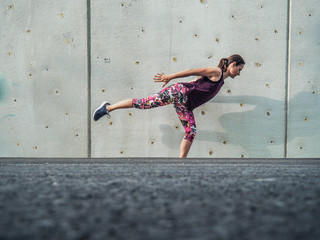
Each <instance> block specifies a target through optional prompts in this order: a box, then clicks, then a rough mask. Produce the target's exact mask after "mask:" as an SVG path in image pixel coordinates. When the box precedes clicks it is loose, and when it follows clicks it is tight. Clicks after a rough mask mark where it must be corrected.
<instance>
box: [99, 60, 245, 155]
mask: <svg viewBox="0 0 320 240" xmlns="http://www.w3.org/2000/svg"><path fill="white" fill-rule="evenodd" d="M244 65H245V62H244V60H243V58H242V57H241V56H240V55H237V54H235V55H232V56H230V57H228V58H222V59H221V60H220V62H219V65H218V67H209V68H199V69H191V70H186V71H182V72H179V73H176V74H172V75H166V74H159V73H158V74H157V75H156V76H155V77H154V81H155V82H163V86H162V87H164V86H165V85H166V84H167V83H168V82H170V81H171V80H172V79H175V78H183V77H189V76H200V77H199V78H198V79H196V80H194V81H191V82H189V83H182V82H181V83H176V84H174V85H171V86H169V87H167V88H164V89H163V90H162V91H160V92H159V93H157V94H155V95H152V96H150V97H147V98H142V99H137V98H134V99H127V100H122V101H120V102H117V103H115V104H109V103H108V102H103V103H102V104H101V105H100V106H99V107H98V108H97V110H96V111H95V112H94V116H93V118H94V120H95V121H98V120H99V119H100V118H101V117H102V116H104V115H107V116H108V117H110V115H109V113H110V112H112V111H114V110H116V109H120V108H132V107H135V108H139V109H149V108H155V107H160V106H164V105H167V104H170V103H173V104H174V107H175V109H176V112H177V114H178V117H179V119H180V120H181V123H182V125H183V126H184V128H185V132H186V133H185V136H184V138H183V139H182V142H181V145H180V158H186V157H187V155H188V152H189V150H190V147H191V144H192V142H193V140H194V137H195V135H196V133H197V128H196V123H195V119H194V115H193V112H192V111H193V109H195V108H196V107H199V106H200V105H202V104H204V103H206V102H208V101H209V100H210V99H212V98H213V97H214V96H215V95H216V94H217V93H218V92H219V90H220V88H221V87H222V85H223V84H224V80H225V79H226V78H228V77H232V78H235V77H236V76H238V75H240V72H241V70H242V69H243V67H244Z"/></svg>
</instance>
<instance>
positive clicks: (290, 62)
mask: <svg viewBox="0 0 320 240" xmlns="http://www.w3.org/2000/svg"><path fill="white" fill-rule="evenodd" d="M0 9H1V12H0V20H1V22H2V23H4V24H2V28H1V30H0V34H1V43H0V54H1V55H0V66H1V68H0V87H1V89H0V107H1V114H0V130H1V137H0V156H26V157H27V156H35V157H37V156H42V157H46V156H51V157H59V156H65V157H86V156H92V157H176V156H177V155H178V152H179V145H180V141H181V139H182V137H183V135H184V130H183V127H182V125H181V124H180V122H179V120H178V118H177V116H176V113H175V111H174V108H173V106H166V107H162V108H158V109H153V110H148V111H143V110H137V109H129V110H119V111H117V112H114V113H112V118H111V119H107V118H104V119H102V120H100V121H99V122H92V121H91V120H89V118H90V117H91V114H92V112H93V110H94V109H95V108H96V107H97V106H98V105H99V104H100V103H101V101H103V100H105V99H106V100H108V101H110V102H112V103H113V102H116V101H119V100H122V99H125V98H132V97H146V96H149V95H151V94H154V93H156V92H158V91H160V90H161V84H157V83H154V82H153V80H152V78H153V76H154V74H156V73H158V72H164V73H168V74H170V73H174V72H177V71H181V70H184V69H189V68H197V67H210V66H216V65H217V64H218V61H219V59H220V58H222V57H227V56H229V55H231V54H234V53H238V54H240V55H242V56H243V57H244V59H245V60H246V66H245V69H244V70H243V71H242V73H241V76H240V77H238V78H236V79H227V80H226V83H225V85H224V86H223V88H222V90H221V92H220V93H219V95H218V96H216V98H215V99H214V100H213V101H211V102H209V103H207V104H205V105H203V106H201V107H199V108H198V109H196V110H195V117H196V123H197V127H198V134H197V136H196V140H195V142H194V144H193V146H192V149H191V151H190V155H189V156H190V157H233V158H238V157H239V158H241V157H249V158H257V157H270V158H278V157H287V156H290V157H319V156H320V150H319V149H320V148H319V147H318V146H319V145H318V142H319V140H320V132H319V120H320V108H319V105H320V99H319V96H320V95H319V88H320V87H319V77H318V76H319V68H317V59H316V57H317V56H319V50H320V45H319V34H320V30H319V27H318V26H319V19H320V17H319V13H320V6H319V3H318V1H316V0H312V1H308V2H303V1H302V0H291V1H277V0H272V1H270V0H269V1H265V0H264V1H263V0H257V1H245V0H240V1H239V0H238V1H233V0H229V1H222V0H218V1H213V0H205V1H200V0H197V1H195V0H185V1H173V0H168V1H164V0H153V1H151V0H125V1H121V0H113V1H111V0H109V1H105V0H91V1H87V0H81V1H80V0H74V1H62V0H61V1H54V2H52V1H35V0H33V1H29V0H24V1H21V0H20V1H14V0H12V1H7V0H6V1H2V2H1V4H0ZM87 13H89V14H87ZM88 29H89V32H88V31H87V30H88ZM88 53H89V54H88ZM88 60H89V61H88ZM88 70H89V72H88ZM88 73H89V74H88ZM188 80H192V78H187V79H184V80H182V79H181V80H180V81H188ZM174 82H177V80H174V81H173V83H174ZM88 109H89V111H88Z"/></svg>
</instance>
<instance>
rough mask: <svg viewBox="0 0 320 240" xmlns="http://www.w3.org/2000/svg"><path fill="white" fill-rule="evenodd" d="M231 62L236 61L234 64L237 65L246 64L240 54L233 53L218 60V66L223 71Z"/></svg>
mask: <svg viewBox="0 0 320 240" xmlns="http://www.w3.org/2000/svg"><path fill="white" fill-rule="evenodd" d="M233 62H236V66H239V65H241V64H246V63H245V62H244V60H243V58H242V57H241V56H240V55H238V54H234V55H232V56H230V57H228V58H221V59H220V61H219V65H218V67H219V68H221V69H222V71H224V72H225V71H227V67H228V66H229V65H230V64H231V63H233Z"/></svg>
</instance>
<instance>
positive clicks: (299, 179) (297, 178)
mask: <svg viewBox="0 0 320 240" xmlns="http://www.w3.org/2000/svg"><path fill="white" fill-rule="evenodd" d="M4 239H23V240H26V239H32V240H36V239H41V240H44V239H45V240H47V239H52V240H54V239H79V240H85V239H87V240H88V239H124V240H128V239H133V240H135V239H148V240H150V239H166V240H169V239H174V240H176V239H190V240H191V239H192V240H196V239H215V240H216V239H217V240H219V239H232V240H234V239H255V240H264V239H272V240H277V239H279V240H286V239H288V240H289V239H290V240H295V239H303V240H308V239H314V240H316V239H317V240H318V239H320V160H319V159H286V160H283V159H272V160H270V159H241V160H236V159H213V160H212V159H185V160H180V159H4V158H2V159H0V240H4Z"/></svg>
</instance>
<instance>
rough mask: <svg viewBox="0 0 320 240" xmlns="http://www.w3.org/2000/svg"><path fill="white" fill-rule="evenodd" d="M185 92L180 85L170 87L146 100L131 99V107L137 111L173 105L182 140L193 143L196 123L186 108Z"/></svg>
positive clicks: (186, 90)
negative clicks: (178, 121)
mask: <svg viewBox="0 0 320 240" xmlns="http://www.w3.org/2000/svg"><path fill="white" fill-rule="evenodd" d="M187 92H188V89H187V88H186V87H185V86H183V85H182V84H181V83H177V84H174V85H171V86H169V87H167V88H164V89H163V90H161V91H160V92H159V93H157V94H154V95H152V96H150V97H147V98H141V99H136V98H135V99H133V102H132V106H133V107H135V108H139V109H150V108H156V107H161V106H165V105H168V104H170V103H173V104H174V107H175V109H176V112H177V114H178V117H179V119H180V121H181V123H182V125H183V127H184V129H185V132H186V134H185V136H184V139H186V140H188V141H190V142H193V139H194V137H195V135H196V133H197V127H196V122H195V119H194V115H193V112H192V111H190V110H188V108H187V105H186V103H187V100H188V97H187Z"/></svg>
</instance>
